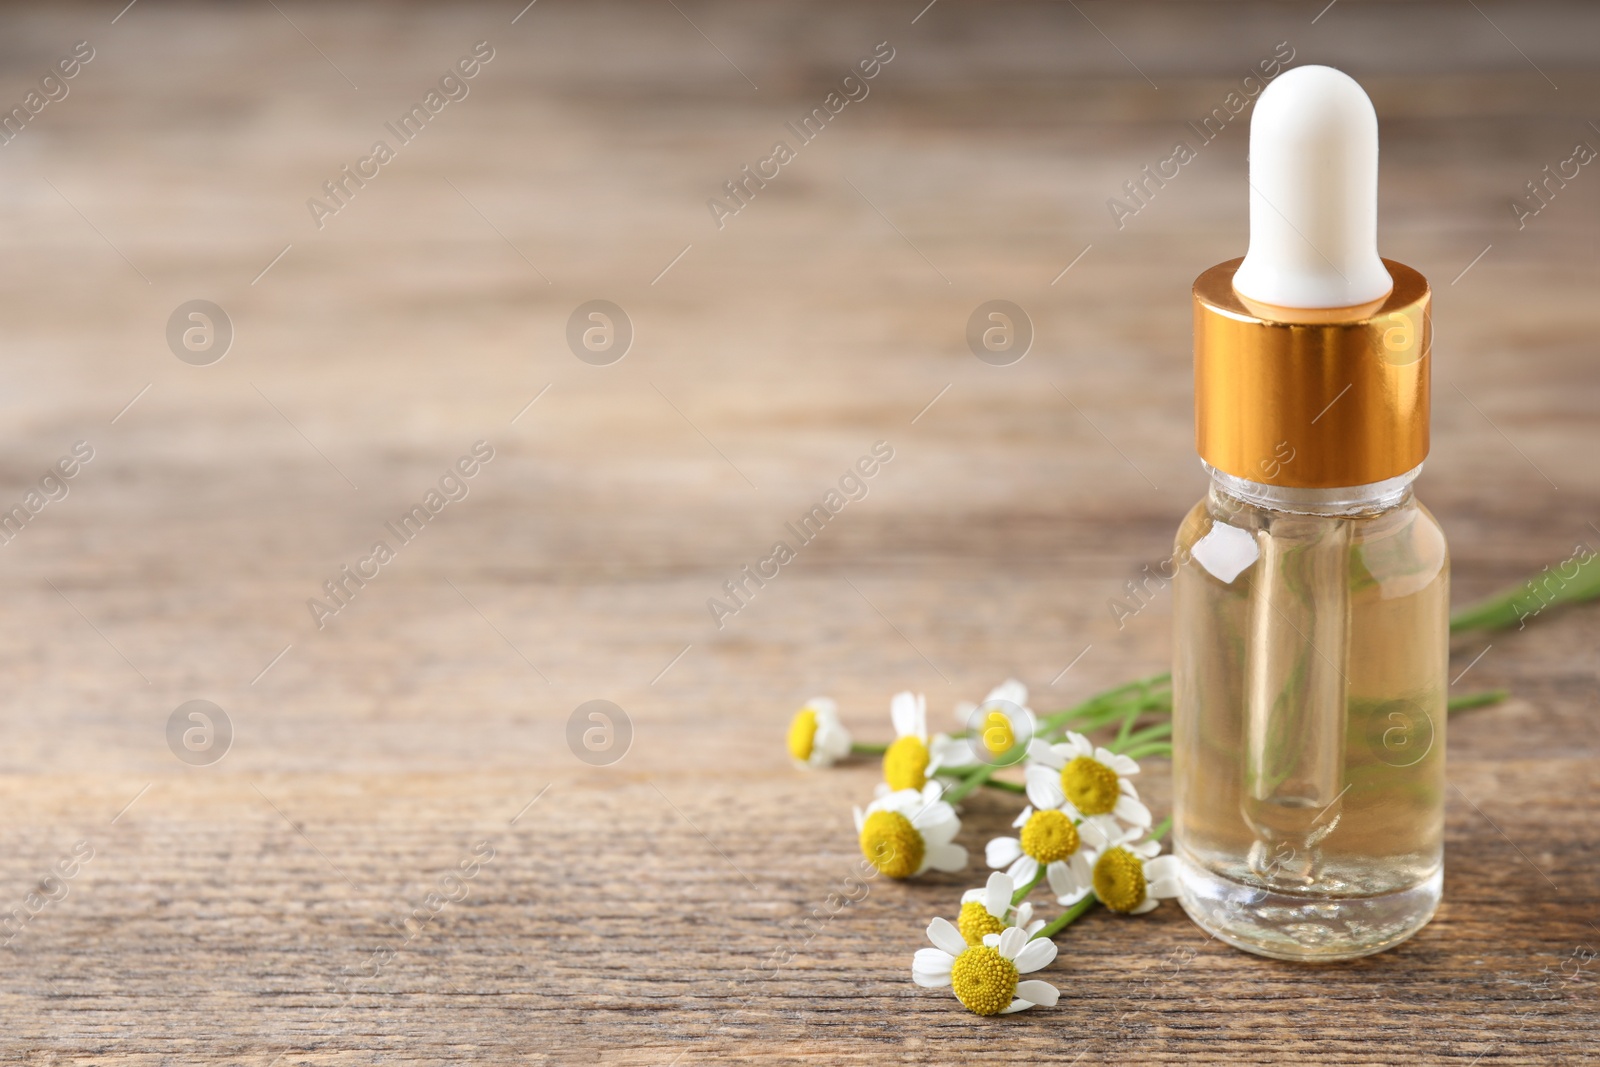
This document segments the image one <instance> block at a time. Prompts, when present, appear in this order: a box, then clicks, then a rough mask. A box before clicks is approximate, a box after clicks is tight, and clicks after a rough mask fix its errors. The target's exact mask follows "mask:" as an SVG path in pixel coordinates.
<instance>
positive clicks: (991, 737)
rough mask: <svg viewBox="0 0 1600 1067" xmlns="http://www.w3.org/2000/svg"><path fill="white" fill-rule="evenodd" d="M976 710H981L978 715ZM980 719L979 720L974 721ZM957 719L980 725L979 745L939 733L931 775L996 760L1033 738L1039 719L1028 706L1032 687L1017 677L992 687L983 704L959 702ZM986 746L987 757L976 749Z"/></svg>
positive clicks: (964, 724)
mask: <svg viewBox="0 0 1600 1067" xmlns="http://www.w3.org/2000/svg"><path fill="white" fill-rule="evenodd" d="M974 712H978V713H979V714H978V715H977V716H974V714H973V713H974ZM974 718H978V719H979V721H978V722H977V723H974V722H973V719H974ZM956 719H957V721H959V722H960V723H961V727H962V729H964V730H968V731H971V730H973V729H974V728H976V731H977V741H978V744H977V746H974V745H973V744H972V743H971V741H970V740H969V739H967V738H957V737H950V736H948V735H946V734H938V735H937V736H935V737H934V739H933V744H932V752H933V760H932V763H931V765H930V767H929V771H928V773H929V774H933V773H935V772H937V771H947V770H957V769H964V768H967V767H975V766H977V765H978V763H979V762H980V761H981V762H988V763H993V762H995V761H996V760H998V759H999V758H1000V757H1001V756H1004V755H1005V754H1006V753H1007V752H1010V751H1011V750H1012V749H1013V748H1014V747H1016V745H1017V744H1018V742H1019V741H1021V742H1026V741H1028V740H1029V739H1030V738H1032V737H1033V731H1034V727H1035V725H1036V724H1037V722H1038V720H1037V719H1036V718H1035V716H1034V714H1033V710H1032V709H1031V708H1029V707H1028V687H1027V686H1025V685H1023V684H1022V683H1021V682H1019V681H1017V680H1016V679H1015V678H1010V679H1007V680H1006V681H1004V682H1001V683H1000V684H999V685H997V686H995V687H994V688H993V689H991V690H989V695H988V696H986V697H984V698H983V703H982V704H973V703H971V702H968V701H963V702H962V703H959V704H957V705H956ZM980 747H981V748H982V749H983V751H984V752H986V753H987V757H984V756H983V755H982V754H981V753H978V752H976V751H975V749H976V748H980Z"/></svg>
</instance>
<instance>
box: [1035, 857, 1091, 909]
mask: <svg viewBox="0 0 1600 1067" xmlns="http://www.w3.org/2000/svg"><path fill="white" fill-rule="evenodd" d="M1073 860H1074V861H1075V862H1072V863H1064V862H1062V861H1060V860H1057V861H1056V862H1055V863H1052V864H1050V866H1048V867H1046V868H1045V877H1046V878H1048V879H1049V881H1050V892H1052V893H1054V894H1055V895H1056V896H1057V897H1058V898H1061V899H1065V898H1068V897H1070V898H1072V899H1073V900H1082V899H1083V894H1084V893H1085V892H1086V891H1087V888H1088V882H1087V880H1086V879H1084V878H1083V877H1082V876H1081V875H1080V872H1079V871H1078V862H1080V861H1081V860H1082V856H1081V854H1080V855H1076V856H1074V857H1073Z"/></svg>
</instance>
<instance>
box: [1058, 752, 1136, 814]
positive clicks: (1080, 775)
mask: <svg viewBox="0 0 1600 1067" xmlns="http://www.w3.org/2000/svg"><path fill="white" fill-rule="evenodd" d="M1061 791H1062V792H1063V793H1065V794H1067V799H1068V800H1070V801H1072V806H1073V807H1075V808H1077V809H1078V810H1079V811H1081V812H1083V813H1084V814H1085V815H1109V814H1110V813H1111V809H1112V808H1115V807H1116V806H1117V797H1118V796H1120V795H1121V791H1120V790H1119V789H1118V787H1117V772H1116V771H1114V770H1112V769H1111V768H1110V767H1107V766H1106V765H1105V764H1104V763H1101V762H1100V761H1099V760H1097V759H1090V758H1089V757H1088V756H1079V757H1078V758H1077V759H1075V760H1073V761H1072V762H1071V763H1069V764H1067V765H1066V766H1065V767H1063V768H1061Z"/></svg>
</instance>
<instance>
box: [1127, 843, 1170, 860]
mask: <svg viewBox="0 0 1600 1067" xmlns="http://www.w3.org/2000/svg"><path fill="white" fill-rule="evenodd" d="M1123 847H1124V848H1126V849H1127V850H1128V851H1129V852H1132V853H1133V854H1134V855H1135V856H1138V857H1139V858H1140V859H1142V860H1153V859H1155V858H1156V856H1158V855H1159V854H1160V853H1161V842H1159V841H1140V842H1139V843H1138V844H1134V845H1124V846H1123Z"/></svg>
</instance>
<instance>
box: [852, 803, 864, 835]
mask: <svg viewBox="0 0 1600 1067" xmlns="http://www.w3.org/2000/svg"><path fill="white" fill-rule="evenodd" d="M851 810H853V811H854V812H855V813H856V833H858V834H859V833H860V832H861V831H862V830H863V829H864V828H865V827H866V825H867V816H866V813H865V812H863V811H862V810H861V809H860V808H853V809H851Z"/></svg>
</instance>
